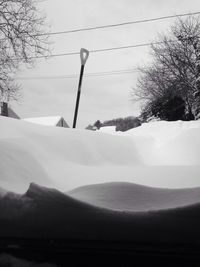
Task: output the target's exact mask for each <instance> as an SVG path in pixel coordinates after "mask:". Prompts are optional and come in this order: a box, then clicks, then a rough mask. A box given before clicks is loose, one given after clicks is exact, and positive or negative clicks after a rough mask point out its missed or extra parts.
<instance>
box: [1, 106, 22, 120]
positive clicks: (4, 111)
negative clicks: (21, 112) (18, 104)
mask: <svg viewBox="0 0 200 267" xmlns="http://www.w3.org/2000/svg"><path fill="white" fill-rule="evenodd" d="M0 115H1V116H5V117H9V118H13V119H20V117H19V116H18V115H17V114H16V113H15V112H14V111H13V109H12V108H11V107H9V106H8V103H6V102H1V110H0Z"/></svg>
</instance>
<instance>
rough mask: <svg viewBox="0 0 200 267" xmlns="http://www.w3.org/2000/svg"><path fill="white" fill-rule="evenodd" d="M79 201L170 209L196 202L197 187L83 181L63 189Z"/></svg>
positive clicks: (132, 208) (198, 198) (123, 208)
mask: <svg viewBox="0 0 200 267" xmlns="http://www.w3.org/2000/svg"><path fill="white" fill-rule="evenodd" d="M67 195H70V196H72V197H74V198H76V199H78V200H81V201H83V202H86V203H89V204H92V205H95V206H98V207H102V208H109V209H112V210H119V211H132V212H137V211H140V212H141V211H152V210H162V209H174V208H178V207H184V206H188V205H194V204H197V203H200V187H197V188H187V189H161V188H154V187H147V186H142V185H137V184H133V183H122V182H121V183H120V182H115V183H113V182H112V183H103V184H97V185H87V186H83V187H79V188H76V189H74V190H72V191H70V192H67Z"/></svg>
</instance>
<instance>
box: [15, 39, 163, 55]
mask: <svg viewBox="0 0 200 267" xmlns="http://www.w3.org/2000/svg"><path fill="white" fill-rule="evenodd" d="M162 43H163V42H162V41H161V42H151V43H143V44H135V45H126V46H116V47H110V48H102V49H93V50H89V52H90V53H98V52H109V51H114V50H121V49H128V48H138V47H145V46H151V45H157V44H162ZM74 55H80V52H69V53H60V54H52V55H49V56H34V57H29V58H28V59H40V58H46V59H48V58H53V57H63V56H74ZM16 60H20V58H16ZM22 60H23V58H22Z"/></svg>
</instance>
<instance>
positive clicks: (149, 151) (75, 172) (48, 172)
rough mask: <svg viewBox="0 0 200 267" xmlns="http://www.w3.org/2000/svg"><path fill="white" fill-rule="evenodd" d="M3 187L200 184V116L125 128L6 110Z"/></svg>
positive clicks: (0, 147) (1, 143)
mask: <svg viewBox="0 0 200 267" xmlns="http://www.w3.org/2000/svg"><path fill="white" fill-rule="evenodd" d="M0 129H1V131H0V151H1V153H0V187H2V188H5V189H6V190H11V191H14V192H21V193H22V192H24V191H25V190H26V189H27V188H28V186H29V184H30V183H31V182H35V183H37V184H40V185H44V186H51V187H54V188H57V189H60V190H61V191H69V190H71V189H73V188H75V187H79V186H83V185H88V184H98V183H103V182H112V181H123V182H134V183H139V184H144V185H149V186H154V187H155V186H156V187H169V188H174V187H178V188H181V187H195V186H200V179H199V175H200V121H191V122H182V121H177V122H162V121H160V122H152V123H148V124H143V125H142V126H140V127H137V128H134V129H132V130H130V131H128V132H124V133H119V132H117V133H114V132H112V134H109V133H103V132H98V131H97V132H93V131H87V130H77V129H76V130H75V129H66V128H65V129H64V128H56V127H50V126H41V125H36V124H33V123H29V122H25V121H20V120H15V119H10V118H5V117H2V116H0Z"/></svg>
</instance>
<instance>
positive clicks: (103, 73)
mask: <svg viewBox="0 0 200 267" xmlns="http://www.w3.org/2000/svg"><path fill="white" fill-rule="evenodd" d="M135 72H138V70H137V69H136V68H133V69H123V70H113V71H104V72H92V73H85V75H84V77H98V76H108V75H121V74H129V73H135ZM77 77H79V75H78V74H70V75H60V76H59V75H54V76H33V77H20V76H19V77H15V79H17V80H57V79H73V78H77Z"/></svg>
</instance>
